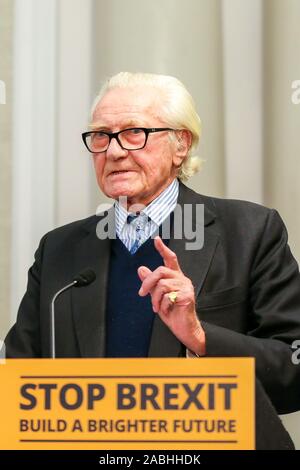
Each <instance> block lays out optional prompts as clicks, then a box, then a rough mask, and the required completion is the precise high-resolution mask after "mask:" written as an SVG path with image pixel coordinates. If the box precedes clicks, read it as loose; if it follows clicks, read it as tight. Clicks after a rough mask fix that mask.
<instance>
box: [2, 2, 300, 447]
mask: <svg viewBox="0 0 300 470" xmlns="http://www.w3.org/2000/svg"><path fill="white" fill-rule="evenodd" d="M299 24H300V2H299V1H298V0H285V1H282V0H152V1H151V2H147V1H140V0H126V2H125V1H123V0H109V1H108V0H59V1H58V0H26V1H24V0H0V41H1V43H0V48H1V54H0V66H1V69H0V79H3V77H4V78H5V80H6V81H7V85H8V89H12V93H11V94H10V93H9V95H8V98H9V100H8V103H7V104H6V105H5V107H4V108H3V107H2V105H0V113H1V115H0V124H1V140H0V151H1V157H0V158H1V159H0V170H1V171H0V177H1V187H0V191H1V194H0V196H1V197H0V200H1V201H0V211H1V212H0V215H1V220H0V223H1V239H0V254H1V259H0V273H1V280H2V282H1V283H0V308H1V320H0V337H1V336H2V337H3V336H4V334H5V332H6V331H7V327H8V325H9V324H11V323H12V322H13V321H14V319H15V316H16V312H17V306H18V304H19V302H20V299H21V296H22V295H23V293H24V291H25V287H26V276H27V269H28V268H29V266H30V265H31V263H32V260H33V252H34V250H35V248H36V246H37V244H38V241H39V239H40V238H41V236H42V235H43V234H44V233H45V232H46V231H48V230H50V229H51V228H53V227H55V226H58V225H62V224H64V223H67V222H69V221H72V220H74V219H77V218H82V217H86V216H87V215H89V214H91V213H94V212H95V210H96V207H97V204H98V203H99V202H101V201H102V200H103V197H102V196H101V195H100V193H99V192H98V189H97V186H96V184H95V179H94V176H93V173H92V167H91V162H90V159H89V156H88V155H87V154H86V152H85V151H84V149H83V146H82V144H81V140H80V133H81V132H82V131H83V130H84V129H85V128H86V123H87V120H88V110H89V106H90V104H91V101H92V98H93V97H94V96H95V95H96V93H97V91H98V88H99V86H100V83H101V82H102V81H103V80H104V79H105V78H106V77H107V76H109V75H110V74H112V73H115V72H117V71H120V70H130V71H137V70H142V71H153V72H158V73H166V74H173V75H175V76H177V77H178V78H180V79H181V80H182V81H183V82H184V83H185V84H186V85H187V87H188V89H189V90H190V91H191V93H192V94H193V96H194V97H195V100H196V103H197V107H198V110H199V113H200V116H201V118H202V122H203V139H202V141H201V145H200V148H199V154H200V155H201V156H202V158H204V159H205V160H206V163H205V165H204V168H203V171H202V173H200V174H199V175H197V176H195V177H193V178H192V180H191V182H190V185H191V186H192V187H193V188H194V189H196V190H198V191H200V192H203V193H207V194H213V195H217V196H225V197H234V198H239V199H248V200H252V201H256V202H261V203H265V204H267V205H269V206H271V207H276V208H277V209H279V211H280V213H281V215H282V216H283V218H284V220H285V221H286V223H287V225H288V229H289V234H290V240H291V245H292V248H293V251H294V253H295V255H296V257H297V259H300V218H299V215H298V214H299V211H298V205H299V199H300V186H299V184H298V179H299V165H300V164H299V158H298V156H299V150H300V139H299V128H300V105H298V106H297V105H293V104H292V102H291V93H292V90H291V84H292V81H293V80H296V79H300V40H299V39H300V38H299ZM2 51H3V54H2ZM10 57H12V63H11V62H10V60H9V58H10ZM11 74H12V75H11ZM10 109H12V118H11V114H10ZM3 130H4V131H3ZM12 142H13V146H12V145H11V143H12ZM11 200H12V203H10V201H11ZM7 273H9V274H7ZM8 280H10V282H8ZM299 420H300V418H299V414H294V415H291V416H288V417H285V418H284V421H285V423H286V425H287V427H288V429H289V430H290V432H291V433H292V435H293V438H294V440H295V442H296V444H297V446H298V447H299V448H300V432H299V429H297V427H298V428H299Z"/></svg>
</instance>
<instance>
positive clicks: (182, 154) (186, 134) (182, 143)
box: [173, 129, 192, 167]
mask: <svg viewBox="0 0 300 470" xmlns="http://www.w3.org/2000/svg"><path fill="white" fill-rule="evenodd" d="M175 136H176V142H175V143H174V145H175V152H174V157H173V163H174V165H175V166H176V167H180V166H181V164H182V162H183V160H184V159H185V158H186V156H187V154H188V152H189V150H190V148H191V145H192V133H191V132H190V131H188V130H187V129H182V130H180V131H176V134H175Z"/></svg>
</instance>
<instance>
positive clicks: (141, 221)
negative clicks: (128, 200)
mask: <svg viewBox="0 0 300 470" xmlns="http://www.w3.org/2000/svg"><path fill="white" fill-rule="evenodd" d="M136 219H138V220H137V223H136V226H135V240H134V243H133V244H132V245H131V247H130V253H131V254H132V255H133V254H134V253H135V252H136V251H137V250H138V249H139V247H140V246H141V244H142V239H143V234H144V229H145V226H146V224H147V222H148V220H149V218H148V217H147V216H146V215H145V214H141V213H140V212H137V213H136V214H129V215H128V216H127V223H128V224H131V222H133V221H134V220H136Z"/></svg>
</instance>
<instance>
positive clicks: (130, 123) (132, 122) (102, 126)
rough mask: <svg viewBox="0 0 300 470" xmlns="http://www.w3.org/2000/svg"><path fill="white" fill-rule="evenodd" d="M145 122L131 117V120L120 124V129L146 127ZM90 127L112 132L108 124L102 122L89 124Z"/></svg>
mask: <svg viewBox="0 0 300 470" xmlns="http://www.w3.org/2000/svg"><path fill="white" fill-rule="evenodd" d="M145 125H146V124H145V122H142V121H140V120H136V119H130V120H129V121H124V122H123V123H121V124H120V126H119V128H120V130H122V129H128V128H129V127H145ZM89 128H90V129H92V130H100V129H101V130H103V131H109V132H111V128H110V127H108V126H107V125H106V124H102V123H101V122H93V123H91V124H89Z"/></svg>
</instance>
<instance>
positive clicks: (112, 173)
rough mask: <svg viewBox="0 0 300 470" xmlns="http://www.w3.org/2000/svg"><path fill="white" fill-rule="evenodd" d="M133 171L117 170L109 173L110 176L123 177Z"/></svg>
mask: <svg viewBox="0 0 300 470" xmlns="http://www.w3.org/2000/svg"><path fill="white" fill-rule="evenodd" d="M131 171H132V170H116V171H112V172H111V173H109V174H110V175H122V174H123V173H129V172H131Z"/></svg>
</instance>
